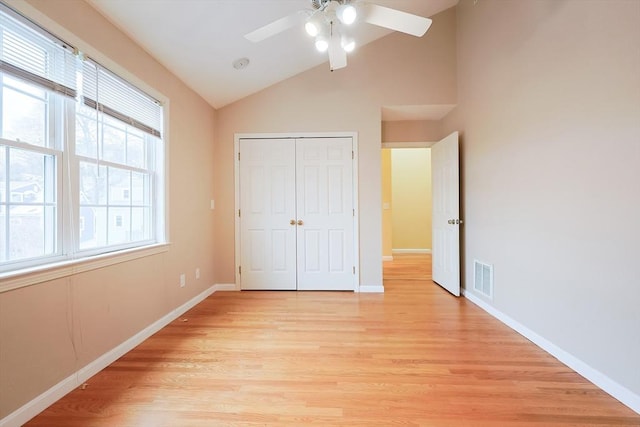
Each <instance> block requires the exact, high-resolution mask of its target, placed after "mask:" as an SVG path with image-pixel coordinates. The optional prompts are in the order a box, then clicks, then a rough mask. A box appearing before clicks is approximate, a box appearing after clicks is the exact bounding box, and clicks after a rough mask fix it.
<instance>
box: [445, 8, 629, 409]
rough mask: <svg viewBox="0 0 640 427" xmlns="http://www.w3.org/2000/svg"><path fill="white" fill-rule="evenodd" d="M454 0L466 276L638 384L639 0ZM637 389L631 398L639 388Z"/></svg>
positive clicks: (501, 306)
mask: <svg viewBox="0 0 640 427" xmlns="http://www.w3.org/2000/svg"><path fill="white" fill-rule="evenodd" d="M474 3H476V2H474V1H472V0H462V1H461V2H460V4H459V6H458V26H457V28H458V79H459V80H458V106H459V107H458V108H457V110H455V111H454V112H453V114H452V115H451V116H450V117H448V118H447V120H446V123H445V128H446V129H445V130H460V131H461V132H462V133H461V141H462V147H461V153H462V171H463V180H462V182H463V191H462V194H463V196H462V197H463V200H462V202H463V212H464V215H463V218H464V219H465V226H464V228H463V234H464V242H465V249H464V260H465V262H464V266H463V267H464V277H465V278H466V288H467V291H468V292H473V291H471V290H469V288H470V287H471V283H472V272H473V270H472V268H471V263H472V261H473V259H474V258H477V259H479V260H482V261H485V262H488V263H491V264H493V265H494V272H495V289H494V297H493V301H488V303H489V304H490V305H491V306H493V307H495V308H496V309H498V310H500V311H502V312H504V313H505V314H507V315H508V316H510V317H512V318H513V319H515V320H516V321H518V322H520V323H522V324H523V325H525V326H526V327H528V328H530V329H531V330H533V331H534V332H535V333H537V334H539V335H541V336H542V337H544V338H545V339H547V340H548V341H550V342H551V343H553V344H555V345H557V346H558V347H560V348H561V349H563V350H565V351H567V352H569V353H570V354H572V355H574V356H575V357H577V358H579V359H580V360H582V361H583V362H585V363H586V364H587V365H589V366H591V367H592V368H595V369H597V370H599V371H600V372H602V373H604V374H605V375H607V376H609V377H610V378H611V379H613V380H614V381H617V382H618V383H619V384H622V385H623V386H625V387H627V388H628V389H629V390H631V391H632V392H633V393H635V394H636V396H640V369H639V368H638V361H639V360H640V339H638V336H639V335H638V331H639V330H640V309H639V305H638V302H639V301H640V269H639V268H638V262H639V261H638V259H639V258H640V252H639V250H638V242H640V223H639V222H638V221H637V218H640V167H639V165H640V77H639V76H640V49H639V47H638V46H639V45H638V43H639V42H638V41H639V40H640V25H638V18H639V17H640V2H638V1H635V0H631V1H589V2H587V1H579V0H574V1H567V0H565V1H558V0H548V1H543V0H539V1H509V2H507V1H496V0H483V1H480V2H477V3H476V4H474ZM636 399H637V398H636Z"/></svg>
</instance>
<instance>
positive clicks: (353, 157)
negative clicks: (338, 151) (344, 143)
mask: <svg viewBox="0 0 640 427" xmlns="http://www.w3.org/2000/svg"><path fill="white" fill-rule="evenodd" d="M355 158H356V155H355V153H354V152H353V150H351V159H355Z"/></svg>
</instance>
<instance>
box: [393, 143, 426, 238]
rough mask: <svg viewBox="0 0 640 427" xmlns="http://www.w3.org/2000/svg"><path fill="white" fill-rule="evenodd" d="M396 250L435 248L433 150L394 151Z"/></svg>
mask: <svg viewBox="0 0 640 427" xmlns="http://www.w3.org/2000/svg"><path fill="white" fill-rule="evenodd" d="M391 188H392V190H391V191H392V205H393V214H392V217H393V218H392V227H393V231H392V234H393V237H392V247H393V249H396V250H397V249H399V250H402V249H420V250H424V249H431V150H430V149H429V148H394V149H392V150H391Z"/></svg>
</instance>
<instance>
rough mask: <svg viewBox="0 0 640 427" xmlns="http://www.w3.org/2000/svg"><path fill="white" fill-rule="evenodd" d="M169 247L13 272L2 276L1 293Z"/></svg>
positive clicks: (148, 254)
mask: <svg viewBox="0 0 640 427" xmlns="http://www.w3.org/2000/svg"><path fill="white" fill-rule="evenodd" d="M169 247H170V245H169V244H167V243H160V244H155V245H150V246H143V247H139V248H133V249H126V250H122V251H118V252H110V253H106V254H101V255H96V256H92V257H87V258H81V259H75V260H69V261H62V262H58V263H55V264H47V265H43V266H38V267H32V268H25V269H23V270H18V271H12V272H9V273H6V274H1V275H0V280H2V284H0V293H3V292H7V291H10V290H13V289H18V288H22V287H25V286H31V285H36V284H38V283H42V282H48V281H51V280H55V279H60V278H62V277H67V276H72V275H74V274H78V273H84V272H86V271H91V270H96V269H98V268H104V267H108V266H110V265H114V264H120V263H123V262H127V261H132V260H135V259H138V258H144V257H148V256H151V255H156V254H159V253H162V252H167V251H168V250H169Z"/></svg>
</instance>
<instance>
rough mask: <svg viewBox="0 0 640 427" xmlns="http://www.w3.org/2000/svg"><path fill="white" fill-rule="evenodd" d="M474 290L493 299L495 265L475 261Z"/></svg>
mask: <svg viewBox="0 0 640 427" xmlns="http://www.w3.org/2000/svg"><path fill="white" fill-rule="evenodd" d="M473 290H475V291H477V292H480V293H481V294H482V295H484V296H486V297H488V298H493V265H489V264H485V263H482V262H480V261H478V260H474V261H473Z"/></svg>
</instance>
